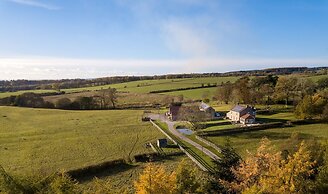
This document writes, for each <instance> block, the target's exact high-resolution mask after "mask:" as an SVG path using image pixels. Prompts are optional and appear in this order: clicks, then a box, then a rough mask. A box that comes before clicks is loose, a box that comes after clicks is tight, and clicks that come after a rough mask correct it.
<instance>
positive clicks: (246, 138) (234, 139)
mask: <svg viewBox="0 0 328 194" xmlns="http://www.w3.org/2000/svg"><path fill="white" fill-rule="evenodd" d="M292 133H299V134H300V137H301V138H304V139H310V138H318V139H323V140H324V139H326V140H328V124H311V125H297V126H294V127H288V128H276V129H267V130H262V131H253V132H245V133H238V134H233V135H227V136H225V137H223V136H215V137H208V139H209V140H210V141H212V142H214V143H216V144H217V145H223V144H224V143H225V140H226V138H229V139H230V140H231V144H232V146H233V147H234V148H235V149H236V150H237V152H238V153H239V154H241V155H242V156H245V155H246V153H247V151H246V150H249V151H251V152H252V151H254V150H256V148H257V147H258V146H259V142H260V141H261V139H262V138H264V137H267V138H268V139H270V140H271V141H272V142H273V144H274V145H276V146H277V147H278V148H281V146H282V145H283V144H284V143H285V142H286V141H287V139H288V138H289V137H290V136H291V134H292Z"/></svg>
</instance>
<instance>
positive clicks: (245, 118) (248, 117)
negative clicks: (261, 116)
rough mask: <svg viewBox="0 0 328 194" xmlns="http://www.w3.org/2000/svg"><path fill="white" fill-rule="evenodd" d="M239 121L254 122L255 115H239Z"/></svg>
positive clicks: (245, 123) (244, 122) (243, 122)
mask: <svg viewBox="0 0 328 194" xmlns="http://www.w3.org/2000/svg"><path fill="white" fill-rule="evenodd" d="M240 123H241V124H244V125H247V124H253V123H255V117H254V116H253V115H250V114H248V113H247V114H245V115H244V116H242V117H240Z"/></svg>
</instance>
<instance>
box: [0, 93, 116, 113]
mask: <svg viewBox="0 0 328 194" xmlns="http://www.w3.org/2000/svg"><path fill="white" fill-rule="evenodd" d="M42 96H43V95H42V94H36V93H31V92H28V93H23V94H21V95H18V96H10V97H6V98H2V99H0V105H5V106H19V107H31V108H57V109H67V110H91V109H115V108H116V102H117V91H116V89H115V88H108V89H101V90H99V91H97V92H96V95H94V96H91V97H87V96H79V97H77V98H75V99H74V100H71V99H69V98H60V99H58V100H57V101H56V102H54V103H52V102H49V101H45V100H44V99H43V97H42Z"/></svg>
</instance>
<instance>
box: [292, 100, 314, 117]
mask: <svg viewBox="0 0 328 194" xmlns="http://www.w3.org/2000/svg"><path fill="white" fill-rule="evenodd" d="M295 115H296V116H297V117H298V118H300V119H312V118H313V117H314V103H313V100H312V97H311V96H305V97H304V98H303V99H302V101H300V102H299V103H298V105H297V106H296V109H295Z"/></svg>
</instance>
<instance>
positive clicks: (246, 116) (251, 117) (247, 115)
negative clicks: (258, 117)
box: [240, 113, 254, 120]
mask: <svg viewBox="0 0 328 194" xmlns="http://www.w3.org/2000/svg"><path fill="white" fill-rule="evenodd" d="M240 118H242V119H245V120H246V119H254V116H252V115H250V114H248V113H247V114H245V115H244V116H242V117H240Z"/></svg>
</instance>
